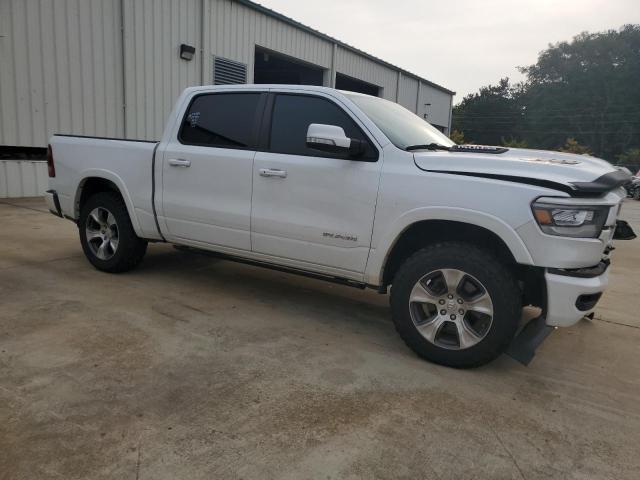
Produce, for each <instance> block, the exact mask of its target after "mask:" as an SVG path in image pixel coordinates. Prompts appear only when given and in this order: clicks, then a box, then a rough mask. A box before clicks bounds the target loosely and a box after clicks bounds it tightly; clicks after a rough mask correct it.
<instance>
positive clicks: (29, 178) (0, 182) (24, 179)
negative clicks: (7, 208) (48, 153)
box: [0, 160, 48, 198]
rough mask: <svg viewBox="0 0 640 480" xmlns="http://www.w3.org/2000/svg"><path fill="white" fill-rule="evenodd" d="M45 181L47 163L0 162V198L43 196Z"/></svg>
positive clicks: (46, 177)
mask: <svg viewBox="0 0 640 480" xmlns="http://www.w3.org/2000/svg"><path fill="white" fill-rule="evenodd" d="M47 180H48V172H47V162H44V161H34V160H0V198H8V197H37V196H40V195H44V192H45V190H46V189H47Z"/></svg>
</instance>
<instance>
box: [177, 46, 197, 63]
mask: <svg viewBox="0 0 640 480" xmlns="http://www.w3.org/2000/svg"><path fill="white" fill-rule="evenodd" d="M195 53H196V47H192V46H191V45H187V44H186V43H183V44H182V45H180V58H181V59H183V60H187V61H189V60H192V59H193V55H194V54H195Z"/></svg>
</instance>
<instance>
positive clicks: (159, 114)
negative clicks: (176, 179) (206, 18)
mask: <svg viewBox="0 0 640 480" xmlns="http://www.w3.org/2000/svg"><path fill="white" fill-rule="evenodd" d="M201 9H202V7H201V2H200V1H199V0H124V15H123V18H124V64H125V72H124V77H125V103H126V107H125V115H126V130H127V131H126V136H127V137H128V138H139V139H146V140H156V139H159V138H160V136H161V135H162V131H163V130H164V125H165V122H166V119H167V116H168V115H169V113H170V112H171V109H172V108H173V104H174V102H175V99H176V98H177V97H178V95H179V94H180V92H181V91H182V90H184V89H185V88H186V87H189V86H193V85H200V84H201V70H200V68H201V55H202V53H201V51H200V45H201V34H200V30H201V22H202V20H201V18H202V17H201ZM181 43H186V44H189V45H192V46H195V47H196V55H195V56H194V58H193V60H191V61H185V60H182V59H181V58H180V56H179V47H180V44H181ZM120 81H121V82H122V80H120Z"/></svg>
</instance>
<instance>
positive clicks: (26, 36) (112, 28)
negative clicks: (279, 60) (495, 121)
mask: <svg viewBox="0 0 640 480" xmlns="http://www.w3.org/2000/svg"><path fill="white" fill-rule="evenodd" d="M121 3H122V5H123V8H122V10H121ZM203 8H204V16H203V12H202V10H203ZM203 18H204V19H205V20H207V21H205V22H204V31H202V25H203V24H202V19H203ZM121 28H124V31H122V30H121ZM0 35H2V36H1V37H0V145H16V146H38V147H43V146H46V144H47V140H48V138H49V136H50V135H51V134H52V133H54V132H62V133H74V134H81V135H98V136H115V137H122V136H124V137H129V138H142V139H157V138H159V137H160V135H161V133H162V131H163V128H164V124H165V121H166V117H167V115H168V114H169V112H170V111H171V108H172V106H173V103H174V100H175V98H176V97H177V96H178V94H179V93H180V91H181V90H182V89H184V88H185V87H187V86H191V85H199V84H201V83H203V82H204V83H207V84H208V83H213V78H212V71H213V67H212V61H211V59H212V57H213V56H221V57H224V58H228V59H231V60H235V61H238V62H242V63H245V64H246V65H247V81H249V82H252V81H253V77H254V55H255V47H256V45H257V46H261V47H264V48H266V49H269V50H273V51H276V52H280V53H283V54H285V55H289V56H291V57H295V58H298V59H300V60H303V61H305V62H308V63H311V64H314V65H317V66H320V67H322V68H324V69H326V70H327V75H325V84H326V85H328V84H329V81H330V77H331V76H330V75H329V74H328V73H329V70H330V69H331V66H332V64H333V60H334V59H333V54H334V53H333V52H334V43H333V42H332V41H331V40H330V39H327V38H326V37H320V36H318V35H315V34H313V33H311V32H308V31H306V30H303V29H301V28H298V27H296V26H294V25H291V24H290V23H287V22H286V21H283V20H282V19H279V18H275V17H273V16H270V15H267V14H265V13H262V12H260V11H258V10H256V9H254V8H251V7H250V6H247V5H244V4H241V3H238V2H236V1H234V0H205V1H204V7H203V2H202V0H55V1H53V0H0ZM123 36H124V44H123ZM181 43H187V44H189V45H193V46H195V47H196V55H195V57H194V59H193V60H192V61H189V62H188V61H184V60H181V59H180V58H179V55H178V53H179V52H178V49H179V45H180V44H181ZM203 63H204V69H203V68H202V65H203ZM335 70H336V71H337V72H339V73H343V74H345V75H348V76H350V77H354V78H357V79H361V80H363V81H366V82H368V83H372V84H375V85H378V86H379V87H381V88H382V96H383V97H384V98H387V99H389V100H396V98H397V99H398V101H399V102H400V103H401V104H403V105H404V106H406V107H407V108H410V109H411V110H415V105H416V102H415V95H416V87H417V80H416V79H415V78H413V77H409V76H408V75H405V74H403V75H402V76H401V82H400V90H399V91H398V92H396V90H397V82H398V71H397V70H396V69H394V68H392V67H390V66H388V65H383V64H381V63H378V62H376V61H374V60H372V59H370V58H367V57H365V56H363V55H361V54H358V53H357V52H354V51H351V50H349V49H348V48H346V47H343V46H339V45H338V47H337V48H336V49H335ZM203 72H204V75H203ZM424 103H431V104H432V105H431V106H430V107H428V113H429V117H428V119H429V120H431V121H433V122H434V123H437V124H439V125H444V126H446V125H447V124H448V120H449V105H450V96H449V95H448V94H447V93H445V92H442V91H440V90H438V89H435V88H433V87H431V86H429V85H427V84H426V83H423V84H422V87H421V93H420V100H419V102H418V106H419V109H418V113H419V114H423V113H424V112H425V108H424Z"/></svg>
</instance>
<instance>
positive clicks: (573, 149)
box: [558, 137, 593, 155]
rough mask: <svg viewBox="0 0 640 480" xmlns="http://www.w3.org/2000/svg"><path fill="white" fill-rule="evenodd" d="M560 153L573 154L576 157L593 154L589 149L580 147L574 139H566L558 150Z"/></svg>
mask: <svg viewBox="0 0 640 480" xmlns="http://www.w3.org/2000/svg"><path fill="white" fill-rule="evenodd" d="M558 150H559V151H561V152H566V153H575V154H578V155H591V154H593V152H592V151H591V149H590V148H589V147H586V146H584V145H580V144H579V143H578V141H577V140H576V139H575V138H571V137H569V138H567V141H566V142H565V144H564V145H563V146H562V147H560V148H559V149H558Z"/></svg>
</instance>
